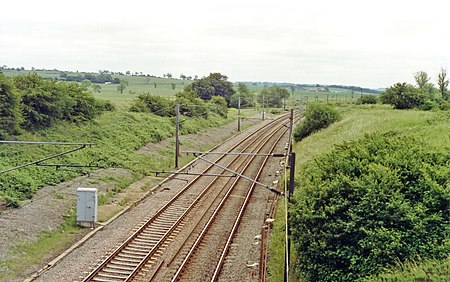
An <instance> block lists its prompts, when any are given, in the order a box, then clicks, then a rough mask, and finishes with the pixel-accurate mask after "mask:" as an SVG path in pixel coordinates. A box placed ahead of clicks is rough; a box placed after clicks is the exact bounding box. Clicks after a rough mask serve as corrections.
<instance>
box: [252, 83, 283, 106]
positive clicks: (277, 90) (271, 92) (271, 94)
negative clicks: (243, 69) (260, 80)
mask: <svg viewBox="0 0 450 282" xmlns="http://www.w3.org/2000/svg"><path fill="white" fill-rule="evenodd" d="M263 96H264V104H265V105H267V106H269V107H277V108H280V107H281V106H283V100H284V99H287V98H289V96H290V94H289V90H287V89H286V88H282V87H279V86H276V85H274V86H270V87H264V88H263V90H262V91H261V93H260V94H259V95H258V102H259V103H260V104H262V100H263V98H262V97H263Z"/></svg>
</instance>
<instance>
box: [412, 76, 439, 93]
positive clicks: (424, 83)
mask: <svg viewBox="0 0 450 282" xmlns="http://www.w3.org/2000/svg"><path fill="white" fill-rule="evenodd" d="M414 80H415V81H416V83H417V86H418V87H419V90H420V91H421V92H422V93H423V94H424V95H425V96H427V97H429V98H430V99H434V98H435V97H436V89H435V87H434V85H433V83H431V82H430V80H431V77H429V76H428V74H427V73H426V72H424V71H418V72H416V73H414Z"/></svg>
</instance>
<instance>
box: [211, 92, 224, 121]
mask: <svg viewBox="0 0 450 282" xmlns="http://www.w3.org/2000/svg"><path fill="white" fill-rule="evenodd" d="M208 108H209V110H210V111H211V112H213V113H216V114H218V115H220V116H222V117H224V118H226V117H227V115H228V107H227V100H225V98H223V97H220V96H213V97H212V98H211V100H209V102H208Z"/></svg>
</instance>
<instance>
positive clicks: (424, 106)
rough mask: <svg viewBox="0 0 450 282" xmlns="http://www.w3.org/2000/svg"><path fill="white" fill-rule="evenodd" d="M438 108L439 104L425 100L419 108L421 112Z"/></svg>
mask: <svg viewBox="0 0 450 282" xmlns="http://www.w3.org/2000/svg"><path fill="white" fill-rule="evenodd" d="M438 107H439V104H438V103H436V102H435V101H432V100H427V101H426V102H424V103H423V104H422V105H421V106H420V109H421V110H422V111H430V110H433V109H437V108H438Z"/></svg>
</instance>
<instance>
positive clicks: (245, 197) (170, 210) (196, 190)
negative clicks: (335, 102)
mask: <svg viewBox="0 0 450 282" xmlns="http://www.w3.org/2000/svg"><path fill="white" fill-rule="evenodd" d="M288 118H289V117H288V116H287V115H286V116H283V117H281V118H280V119H278V120H275V121H273V122H271V123H269V124H267V125H266V126H264V127H262V128H261V129H260V130H258V131H257V132H255V133H254V134H252V135H250V136H248V137H246V138H245V139H243V140H241V142H240V143H238V144H236V145H235V146H233V147H232V148H231V149H230V150H229V151H228V152H232V151H233V152H234V151H238V152H245V153H251V154H244V155H227V154H223V155H220V156H219V157H218V158H216V159H215V160H214V161H211V162H212V164H210V165H209V166H208V167H207V168H206V169H204V170H202V171H201V173H199V174H207V175H209V176H202V175H197V176H195V177H194V178H192V179H190V180H189V182H188V183H187V184H186V185H185V186H184V187H183V188H182V189H181V190H180V191H179V192H178V193H177V194H176V195H175V196H174V197H173V198H172V199H171V200H170V201H169V202H168V203H167V204H165V205H164V206H163V207H162V208H160V209H159V210H158V211H157V212H156V213H155V214H154V215H152V216H151V217H150V218H149V219H147V220H145V221H144V222H142V223H141V224H140V225H139V226H138V227H137V228H136V229H135V230H134V232H133V233H132V234H131V235H130V236H129V237H128V238H127V239H126V240H125V241H124V242H123V243H122V244H120V245H119V246H117V248H115V250H114V251H112V252H111V253H110V254H109V255H107V257H106V258H105V259H103V260H102V261H101V262H100V263H98V265H96V266H95V268H94V269H93V270H92V271H91V272H90V273H89V274H88V275H87V276H86V277H85V278H84V279H83V281H131V280H142V281H150V280H155V281H170V280H172V281H178V280H184V279H188V280H189V279H191V278H184V277H194V276H196V275H198V273H195V272H192V271H193V269H197V270H198V269H204V268H205V266H204V265H202V264H201V263H200V265H201V266H194V267H191V265H195V264H196V263H198V259H196V258H197V257H198V256H202V255H201V253H202V249H203V251H204V250H206V251H208V250H209V249H210V248H209V247H208V248H205V247H202V246H201V245H202V244H203V245H207V244H208V245H211V244H212V245H216V246H215V247H214V252H211V254H212V253H214V255H213V256H214V259H213V258H212V257H211V260H209V259H208V261H210V262H213V261H214V264H216V267H214V270H213V271H212V272H211V271H209V272H208V273H207V274H206V272H204V271H203V270H202V273H204V275H206V276H207V277H206V276H205V277H201V278H200V279H201V280H204V278H208V279H211V280H212V281H213V280H216V279H217V277H218V276H219V274H220V270H221V267H222V265H223V263H224V259H225V257H226V254H227V252H228V249H229V247H230V244H231V242H232V240H233V235H234V234H235V232H236V230H237V229H238V226H239V222H240V220H241V219H242V215H243V213H244V211H245V207H246V205H247V204H248V202H249V199H250V197H251V195H252V192H253V190H254V189H255V185H256V183H255V182H253V183H251V182H249V181H248V180H246V179H244V178H242V177H239V176H236V177H232V178H230V177H220V176H221V175H225V174H228V175H229V174H230V171H238V172H239V174H246V175H251V176H250V177H252V178H254V179H258V177H259V175H260V174H261V171H262V169H263V167H264V164H265V163H266V162H267V160H268V158H269V156H265V157H264V158H262V157H259V156H256V155H252V154H255V153H256V154H257V153H267V154H271V153H273V151H274V149H275V148H276V147H277V145H279V143H280V142H281V141H280V140H281V139H282V137H283V136H285V135H286V132H287V127H286V124H287V123H288ZM203 157H204V158H206V157H208V159H209V158H210V157H211V156H203ZM215 164H217V165H215ZM219 164H220V165H219ZM255 165H256V166H257V168H256V169H255V168H254V166H255ZM225 168H226V169H225ZM261 189H262V188H261ZM224 222H227V223H224ZM216 229H220V230H222V231H223V232H218V233H217V234H219V235H214V231H213V230H216ZM224 232H225V233H224ZM212 234H213V235H212ZM218 237H220V239H221V240H219V241H220V243H217V238H218ZM211 238H216V239H211ZM224 238H226V239H225V240H222V239H224ZM208 239H209V241H208ZM207 242H208V243H207ZM215 242H216V243H215ZM219 246H220V247H219ZM217 247H219V248H217ZM217 258H218V259H217ZM203 260H204V259H203ZM208 267H209V268H211V265H209V266H208ZM197 278H199V277H198V276H197Z"/></svg>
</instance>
